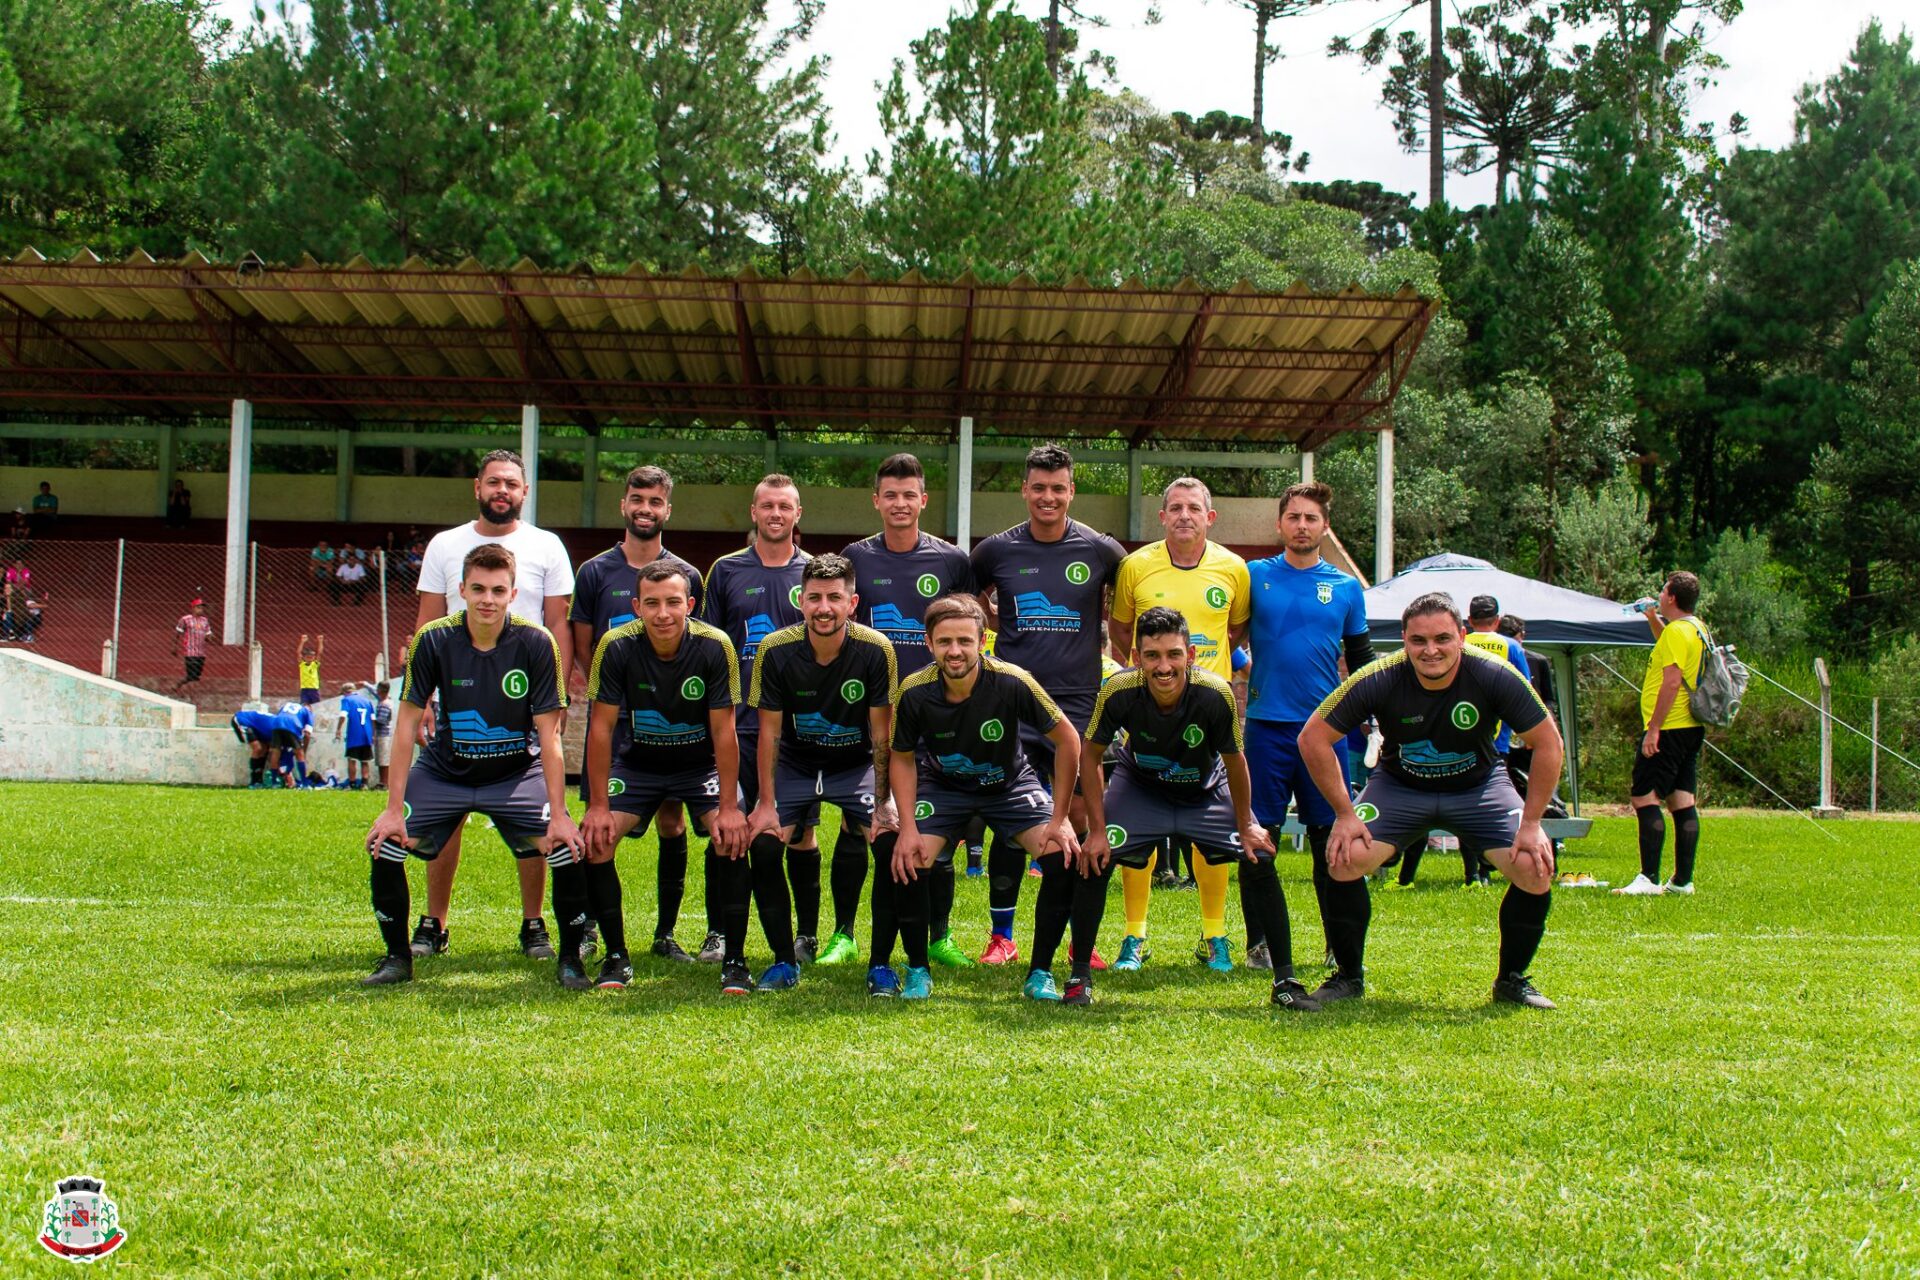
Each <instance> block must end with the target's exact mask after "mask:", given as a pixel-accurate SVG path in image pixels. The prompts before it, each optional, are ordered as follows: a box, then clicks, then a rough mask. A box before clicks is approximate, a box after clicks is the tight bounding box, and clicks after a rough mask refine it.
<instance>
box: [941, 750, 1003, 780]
mask: <svg viewBox="0 0 1920 1280" xmlns="http://www.w3.org/2000/svg"><path fill="white" fill-rule="evenodd" d="M933 763H934V767H935V768H937V769H939V770H940V772H941V773H944V774H947V775H949V776H950V777H955V778H971V779H973V780H974V781H975V782H978V783H979V784H980V785H981V786H983V787H992V786H998V785H999V784H1000V783H1002V782H1005V781H1006V780H1007V771H1006V770H1005V769H1002V768H1001V767H1000V766H999V765H997V764H981V763H980V762H979V761H978V760H975V759H974V758H973V757H972V756H963V755H961V754H959V753H958V752H953V753H951V754H948V755H944V756H935V757H934V758H933Z"/></svg>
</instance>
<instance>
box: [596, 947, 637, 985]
mask: <svg viewBox="0 0 1920 1280" xmlns="http://www.w3.org/2000/svg"><path fill="white" fill-rule="evenodd" d="M632 983H633V966H632V965H631V964H629V963H628V962H627V958H626V957H625V956H623V955H620V954H618V953H615V954H613V955H609V956H608V957H607V958H606V959H605V960H602V961H601V962H600V976H599V977H598V978H595V979H594V980H593V985H594V986H596V987H601V988H603V989H605V990H609V991H618V990H619V989H620V988H622V987H626V986H630V985H632Z"/></svg>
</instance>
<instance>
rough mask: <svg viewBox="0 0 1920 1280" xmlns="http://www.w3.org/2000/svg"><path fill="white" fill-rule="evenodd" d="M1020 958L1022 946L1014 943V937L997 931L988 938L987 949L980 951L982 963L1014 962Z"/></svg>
mask: <svg viewBox="0 0 1920 1280" xmlns="http://www.w3.org/2000/svg"><path fill="white" fill-rule="evenodd" d="M1019 958H1020V948H1019V947H1016V946H1014V945H1013V939H1012V938H1003V937H1001V936H1000V935H999V934H997V933H996V934H994V935H993V936H992V937H990V938H988V939H987V949H986V950H985V951H982V952H981V953H980V963H981V964H1012V963H1013V962H1014V961H1015V960H1018V959H1019Z"/></svg>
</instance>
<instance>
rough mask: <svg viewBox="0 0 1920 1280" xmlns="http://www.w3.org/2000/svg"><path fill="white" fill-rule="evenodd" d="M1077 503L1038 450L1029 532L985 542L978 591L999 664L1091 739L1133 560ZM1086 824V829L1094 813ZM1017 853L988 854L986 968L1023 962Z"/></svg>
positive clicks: (1040, 763) (1069, 478)
mask: <svg viewBox="0 0 1920 1280" xmlns="http://www.w3.org/2000/svg"><path fill="white" fill-rule="evenodd" d="M1073 495H1074V487H1073V457H1072V455H1071V454H1069V453H1068V452H1067V451H1066V450H1065V449H1062V448H1061V447H1060V446H1059V445H1053V444H1046V445H1040V446H1038V447H1037V448H1035V449H1033V450H1031V451H1030V452H1029V453H1028V454H1027V465H1026V471H1025V473H1024V478H1023V479H1022V480H1021V482H1020V496H1021V497H1022V498H1023V499H1024V500H1025V501H1026V504H1027V519H1026V522H1025V523H1024V524H1017V525H1015V526H1013V528H1011V529H1007V530H1005V531H1003V532H1001V533H996V534H994V535H992V536H991V537H987V538H982V539H981V540H980V544H979V545H978V546H976V547H975V548H974V549H973V557H972V559H973V583H974V588H975V589H976V590H977V591H979V592H980V604H981V606H982V607H983V608H984V609H985V610H986V611H987V625H988V626H989V627H990V628H991V629H992V630H993V631H994V632H995V633H996V639H995V642H994V654H995V656H996V657H998V658H1000V659H1001V660H1002V661H1003V662H1005V663H1008V664H1011V665H1013V666H1017V667H1019V668H1022V669H1023V670H1026V671H1029V672H1032V673H1033V674H1034V677H1035V678H1036V679H1038V680H1039V682H1040V687H1041V688H1042V689H1044V690H1046V693H1047V696H1048V697H1049V698H1050V699H1051V700H1052V701H1053V702H1054V704H1055V705H1056V706H1057V707H1058V708H1059V710H1060V711H1061V712H1062V713H1063V714H1064V715H1065V716H1066V717H1067V720H1068V721H1069V722H1070V723H1071V724H1072V726H1073V729H1074V732H1075V734H1076V735H1077V734H1079V733H1080V732H1082V731H1083V730H1085V729H1086V727H1087V722H1088V720H1090V719H1091V718H1092V716H1093V702H1094V699H1095V698H1096V697H1098V696H1099V692H1100V653H1101V649H1102V648H1103V647H1104V645H1105V641H1106V636H1105V633H1104V632H1103V631H1102V629H1101V625H1100V619H1101V615H1102V614H1103V612H1104V610H1105V607H1106V598H1107V590H1108V588H1110V587H1112V586H1113V582H1114V576H1115V574H1116V572H1117V571H1118V570H1119V567H1120V562H1121V561H1122V560H1124V559H1125V558H1126V554H1127V553H1126V551H1125V550H1124V549H1123V548H1122V547H1121V546H1120V544H1119V543H1118V542H1115V541H1114V540H1113V539H1112V538H1109V537H1108V536H1107V535H1106V534H1104V533H1100V532H1099V531H1097V530H1095V529H1091V528H1089V527H1088V526H1086V525H1084V524H1082V523H1080V522H1079V521H1078V520H1075V519H1072V518H1071V517H1070V516H1069V515H1068V514H1067V512H1068V510H1069V509H1070V508H1071V507H1072V506H1073ZM929 629H931V628H929ZM1022 737H1023V739H1024V741H1023V745H1024V747H1025V749H1026V754H1027V755H1028V756H1029V757H1030V758H1031V759H1032V760H1033V764H1034V767H1035V769H1037V770H1038V771H1039V774H1040V776H1041V777H1042V778H1043V779H1044V778H1046V777H1048V776H1049V775H1051V774H1053V773H1054V772H1055V770H1054V768H1053V763H1054V762H1053V745H1052V741H1051V739H1050V738H1049V737H1048V736H1047V734H1046V733H1045V732H1044V731H1042V730H1041V729H1039V728H1035V727H1031V726H1030V727H1028V728H1026V729H1023V730H1022ZM1075 750H1076V751H1077V750H1078V747H1076V748H1075ZM1075 772H1076V773H1077V772H1078V770H1077V767H1076V770H1075ZM1067 812H1071V810H1067ZM902 816H903V817H904V815H902ZM1077 821H1078V823H1080V824H1084V822H1085V815H1084V811H1083V812H1082V813H1081V814H1080V815H1079V817H1078V819H1077ZM1082 829H1084V826H1083V825H1082ZM1012 843H1013V842H1012V841H1010V840H1006V839H1000V840H996V841H994V842H993V843H992V844H990V845H989V846H988V849H987V904H988V908H989V911H990V913H991V917H992V933H991V935H990V936H989V937H988V939H987V949H986V951H985V952H984V953H983V954H982V955H981V956H980V960H981V962H982V963H983V964H1009V963H1011V962H1013V961H1015V960H1018V959H1019V958H1020V949H1019V948H1018V947H1016V946H1015V945H1014V942H1013V913H1014V909H1015V908H1016V907H1017V906H1018V905H1019V901H1020V874H1021V872H1022V871H1023V870H1025V867H1024V866H1023V865H1022V864H1023V862H1024V861H1025V860H1024V859H1023V858H1022V857H1021V856H1020V852H1019V850H1018V849H1016V848H1012V847H1010V846H1011V845H1012ZM1096 967H1097V966H1096Z"/></svg>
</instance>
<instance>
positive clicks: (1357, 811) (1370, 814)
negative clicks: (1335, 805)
mask: <svg viewBox="0 0 1920 1280" xmlns="http://www.w3.org/2000/svg"><path fill="white" fill-rule="evenodd" d="M1353 816H1354V817H1356V818H1358V819H1360V821H1362V822H1372V821H1373V820H1374V819H1375V818H1378V817H1379V816H1380V811H1379V810H1378V809H1376V808H1374V807H1373V806H1372V805H1370V804H1357V805H1355V806H1353Z"/></svg>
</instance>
